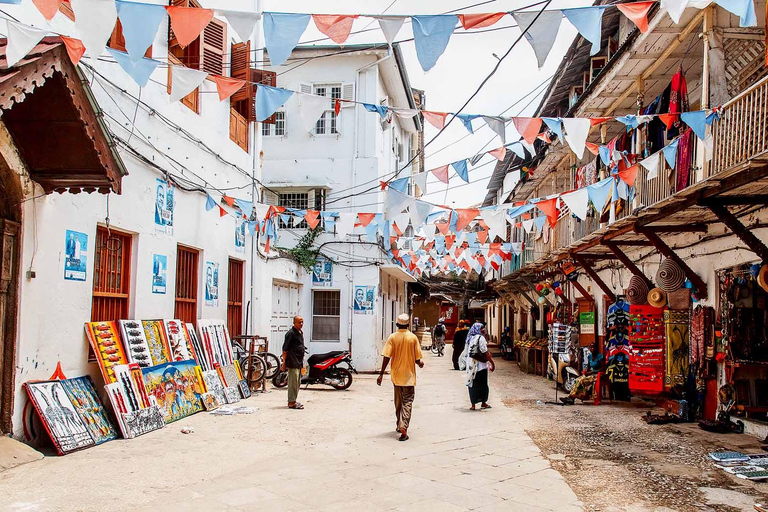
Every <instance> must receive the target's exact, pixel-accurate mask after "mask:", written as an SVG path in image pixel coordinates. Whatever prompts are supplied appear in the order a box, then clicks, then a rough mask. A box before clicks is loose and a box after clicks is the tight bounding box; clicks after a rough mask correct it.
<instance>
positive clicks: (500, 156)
mask: <svg viewBox="0 0 768 512" xmlns="http://www.w3.org/2000/svg"><path fill="white" fill-rule="evenodd" d="M488 154H489V155H491V156H493V157H494V158H496V160H498V161H499V162H503V161H504V157H505V156H507V148H505V147H504V146H501V147H500V148H496V149H494V150H493V151H489V152H488Z"/></svg>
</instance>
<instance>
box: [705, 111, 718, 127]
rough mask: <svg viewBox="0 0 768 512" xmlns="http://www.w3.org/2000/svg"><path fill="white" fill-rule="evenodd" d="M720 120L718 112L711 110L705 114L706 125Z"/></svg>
mask: <svg viewBox="0 0 768 512" xmlns="http://www.w3.org/2000/svg"><path fill="white" fill-rule="evenodd" d="M719 120H720V112H718V111H716V110H713V111H712V113H711V114H709V115H708V116H707V126H712V123H714V122H715V121H719Z"/></svg>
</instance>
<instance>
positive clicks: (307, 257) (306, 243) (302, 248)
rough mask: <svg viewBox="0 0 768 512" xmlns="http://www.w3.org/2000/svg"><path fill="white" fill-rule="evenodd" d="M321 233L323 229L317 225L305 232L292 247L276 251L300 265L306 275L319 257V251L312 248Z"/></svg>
mask: <svg viewBox="0 0 768 512" xmlns="http://www.w3.org/2000/svg"><path fill="white" fill-rule="evenodd" d="M322 231H323V228H322V227H320V224H318V225H317V226H315V227H314V228H313V229H309V230H307V232H306V233H305V234H304V235H303V236H302V237H301V238H299V241H298V242H296V245H295V246H294V247H291V248H287V247H278V249H279V250H280V251H282V252H284V253H286V254H287V255H288V257H289V258H291V259H292V260H294V261H296V263H298V264H299V265H301V266H302V267H303V268H304V270H306V271H307V273H310V272H312V269H313V268H314V267H315V260H317V257H318V256H320V251H319V250H318V249H315V248H313V245H314V244H315V240H316V239H317V237H318V236H320V233H322Z"/></svg>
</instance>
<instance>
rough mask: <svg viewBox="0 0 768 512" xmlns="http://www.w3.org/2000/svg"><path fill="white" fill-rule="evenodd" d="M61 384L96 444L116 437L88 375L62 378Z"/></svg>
mask: <svg viewBox="0 0 768 512" xmlns="http://www.w3.org/2000/svg"><path fill="white" fill-rule="evenodd" d="M61 385H62V387H63V388H64V392H65V393H66V394H67V397H68V398H69V401H70V402H72V405H74V406H75V410H76V411H77V415H78V416H80V419H81V420H83V423H84V424H85V428H86V429H88V432H89V433H90V434H91V437H92V438H93V440H94V441H95V442H96V444H101V443H104V442H107V441H111V440H112V439H115V438H116V437H117V432H116V431H115V427H114V425H112V422H111V421H109V418H108V417H107V414H106V411H105V410H104V407H103V406H102V405H101V400H100V399H99V395H98V394H97V393H96V389H95V388H94V387H93V381H92V380H91V378H90V377H89V376H85V377H77V378H74V379H67V380H63V381H61Z"/></svg>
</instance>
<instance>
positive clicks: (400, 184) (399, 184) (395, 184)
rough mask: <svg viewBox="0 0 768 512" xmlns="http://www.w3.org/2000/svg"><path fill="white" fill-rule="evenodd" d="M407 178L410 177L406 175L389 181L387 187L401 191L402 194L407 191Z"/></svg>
mask: <svg viewBox="0 0 768 512" xmlns="http://www.w3.org/2000/svg"><path fill="white" fill-rule="evenodd" d="M409 179H410V178H409V177H407V176H406V177H405V178H399V179H396V180H394V181H390V182H389V188H393V189H395V190H397V191H398V192H402V193H403V194H407V193H408V180H409Z"/></svg>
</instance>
